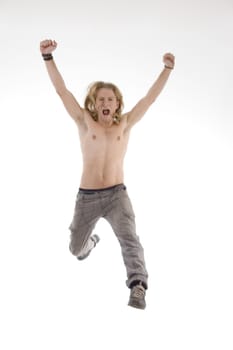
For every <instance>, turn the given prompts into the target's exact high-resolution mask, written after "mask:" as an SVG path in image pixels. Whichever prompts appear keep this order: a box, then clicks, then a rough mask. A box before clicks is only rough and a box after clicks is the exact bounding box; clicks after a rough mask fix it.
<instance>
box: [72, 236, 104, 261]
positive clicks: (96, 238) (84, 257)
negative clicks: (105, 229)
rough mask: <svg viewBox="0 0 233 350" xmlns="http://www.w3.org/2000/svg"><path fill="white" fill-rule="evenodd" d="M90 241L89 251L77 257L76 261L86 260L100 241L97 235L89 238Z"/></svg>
mask: <svg viewBox="0 0 233 350" xmlns="http://www.w3.org/2000/svg"><path fill="white" fill-rule="evenodd" d="M90 240H91V241H92V244H91V247H90V249H89V250H87V251H86V252H85V253H84V254H83V255H79V256H77V259H78V260H84V259H86V258H87V257H88V256H89V255H90V252H91V251H92V249H93V248H95V246H96V244H97V243H98V242H99V241H100V238H99V236H98V235H93V236H91V237H90Z"/></svg>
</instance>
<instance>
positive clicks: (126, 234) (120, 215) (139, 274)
mask: <svg viewBox="0 0 233 350" xmlns="http://www.w3.org/2000/svg"><path fill="white" fill-rule="evenodd" d="M100 218H104V219H106V220H107V221H108V222H109V223H110V225H111V227H112V229H113V231H114V233H115V234H116V237H117V238H118V241H119V243H120V246H121V252H122V256H123V260H124V264H125V267H126V271H127V281H126V284H127V286H128V287H129V288H130V287H131V285H133V284H134V283H135V282H136V281H142V282H143V284H144V285H145V287H146V288H147V279H148V273H147V270H146V266H145V260H144V251H143V247H142V245H141V243H140V241H139V237H138V236H137V234H136V227H135V215H134V211H133V208H132V204H131V201H130V199H129V196H128V193H127V190H126V187H125V186H124V185H123V184H120V185H116V186H113V187H109V188H107V189H101V190H82V189H80V190H79V192H78V195H77V199H76V204H75V211H74V217H73V221H72V223H71V225H70V227H69V228H70V231H71V236H70V251H71V253H72V254H73V255H75V256H78V255H81V252H82V250H84V249H85V245H86V244H87V242H88V240H89V238H90V236H91V234H92V231H93V229H94V227H95V225H96V223H97V221H98V220H99V219H100Z"/></svg>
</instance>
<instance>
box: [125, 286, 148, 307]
mask: <svg viewBox="0 0 233 350" xmlns="http://www.w3.org/2000/svg"><path fill="white" fill-rule="evenodd" d="M145 295H146V290H145V288H144V287H143V285H142V284H141V283H139V284H137V285H136V286H134V287H133V288H132V289H131V292H130V298H129V303H128V305H129V306H132V307H135V308H137V309H142V310H143V309H145V308H146V301H145Z"/></svg>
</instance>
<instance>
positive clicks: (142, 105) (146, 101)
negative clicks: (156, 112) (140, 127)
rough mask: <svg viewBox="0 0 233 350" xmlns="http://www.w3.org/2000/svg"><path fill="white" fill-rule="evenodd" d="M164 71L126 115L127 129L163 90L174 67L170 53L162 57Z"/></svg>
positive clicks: (140, 116) (173, 60) (141, 115)
mask: <svg viewBox="0 0 233 350" xmlns="http://www.w3.org/2000/svg"><path fill="white" fill-rule="evenodd" d="M163 62H164V69H163V70H162V72H161V73H160V75H159V77H158V78H157V80H156V81H155V82H154V84H153V85H152V86H151V88H150V89H149V91H148V92H147V94H146V96H145V97H143V98H142V99H141V100H140V101H139V102H138V103H137V104H136V105H135V107H134V108H133V109H132V110H131V111H130V112H129V113H128V116H127V122H128V128H131V127H132V126H133V125H134V124H135V123H137V122H138V121H139V120H140V119H141V118H142V117H143V116H144V114H145V113H146V111H147V110H148V108H149V107H150V106H151V105H152V103H153V102H154V101H155V100H156V98H157V97H158V95H159V94H160V93H161V91H162V90H163V88H164V86H165V84H166V82H167V80H168V78H169V75H170V74H171V71H172V69H173V68H174V66H175V57H174V56H173V55H172V54H171V53H166V54H165V55H164V56H163Z"/></svg>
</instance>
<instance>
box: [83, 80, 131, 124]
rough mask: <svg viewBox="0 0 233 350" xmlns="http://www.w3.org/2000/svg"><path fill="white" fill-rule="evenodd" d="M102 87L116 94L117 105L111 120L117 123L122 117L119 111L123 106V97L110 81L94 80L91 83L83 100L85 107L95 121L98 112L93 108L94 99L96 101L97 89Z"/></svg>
mask: <svg viewBox="0 0 233 350" xmlns="http://www.w3.org/2000/svg"><path fill="white" fill-rule="evenodd" d="M102 88H106V89H111V90H112V91H113V92H114V94H115V96H116V99H117V101H118V103H119V107H118V108H117V110H116V112H115V114H114V116H113V121H114V123H115V124H119V123H120V121H121V118H122V115H121V113H122V110H123V107H124V103H123V97H122V94H121V92H120V90H119V89H118V87H117V86H116V85H114V84H112V83H106V82H104V81H96V82H94V83H92V84H91V85H90V86H89V88H88V92H87V96H86V98H85V102H84V106H85V109H86V110H87V111H88V112H89V113H90V115H91V116H92V118H93V119H94V120H95V121H97V120H98V113H97V111H96V109H95V101H96V96H97V93H98V91H99V89H102Z"/></svg>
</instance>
